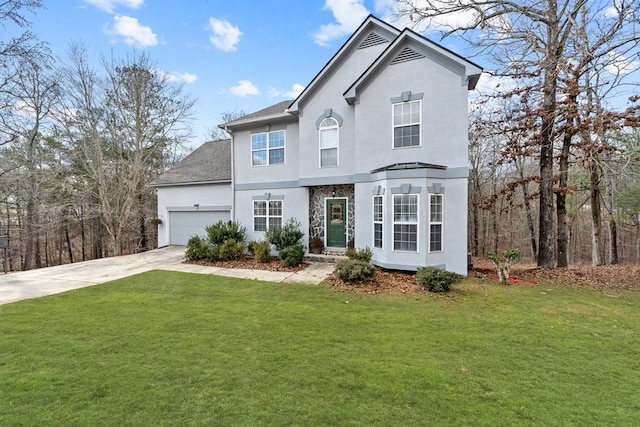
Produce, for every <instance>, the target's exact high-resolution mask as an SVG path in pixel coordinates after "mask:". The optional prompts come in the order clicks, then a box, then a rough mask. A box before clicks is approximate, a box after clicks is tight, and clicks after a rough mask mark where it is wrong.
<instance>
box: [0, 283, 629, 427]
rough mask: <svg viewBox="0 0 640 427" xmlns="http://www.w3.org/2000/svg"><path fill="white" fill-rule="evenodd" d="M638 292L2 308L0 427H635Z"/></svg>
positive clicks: (171, 292) (186, 296)
mask: <svg viewBox="0 0 640 427" xmlns="http://www.w3.org/2000/svg"><path fill="white" fill-rule="evenodd" d="M639 354H640V293H637V292H627V291H620V292H616V291H604V290H586V289H577V288H570V287H560V286H554V285H546V284H542V285H541V286H539V287H536V288H528V287H521V286H510V287H501V286H499V285H496V284H494V283H490V282H482V281H479V280H474V279H466V280H465V281H464V282H463V283H462V284H459V285H455V286H454V290H453V291H452V292H450V293H449V294H447V295H411V296H401V295H364V294H356V293H339V292H336V291H334V290H332V289H329V288H327V287H324V286H310V285H298V284H276V283H265V282H258V281H250V280H239V279H234V278H224V277H216V276H209V275H195V274H183V273H171V272H164V271H163V272H158V271H155V272H149V273H145V274H141V275H137V276H133V277H130V278H127V279H122V280H118V281H115V282H111V283H108V284H105V285H100V286H95V287H90V288H85V289H81V290H77V291H73V292H68V293H65V294H61V295H56V296H52V297H47V298H40V299H36V300H30V301H22V302H18V303H14V304H8V305H3V306H0V425H3V426H4V425H7V426H9V425H10V426H21V425H29V426H31V425H32V426H42V425H65V426H74V425H82V426H84V425H101V426H110V425H113V426H131V425H134V426H135V425H140V426H150V425H153V426H178V425H180V426H189V425H201V426H212V425H223V426H230V425H235V426H256V425H274V426H275V425H277V426H285V425H297V426H300V425H304V426H316V425H327V426H329V425H330V426H338V425H339V426H373V425H379V426H394V425H398V426H409V425H446V426H455V425H460V426H470V425H473V426H483V425H485V426H496V425H504V426H506V425H509V426H513V425H544V426H554V425H555V426H567V425H576V426H589V425H594V426H599V425H616V426H619V425H629V426H635V425H640V394H639V392H638V391H639V390H640V357H639Z"/></svg>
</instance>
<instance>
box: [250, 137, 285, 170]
mask: <svg viewBox="0 0 640 427" xmlns="http://www.w3.org/2000/svg"><path fill="white" fill-rule="evenodd" d="M280 163H284V130H278V131H274V132H264V133H254V134H253V135H251V165H252V166H267V165H275V164H280Z"/></svg>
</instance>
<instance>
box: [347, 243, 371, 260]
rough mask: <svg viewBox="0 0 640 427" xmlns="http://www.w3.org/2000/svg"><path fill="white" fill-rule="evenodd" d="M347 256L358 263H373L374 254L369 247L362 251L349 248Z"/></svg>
mask: <svg viewBox="0 0 640 427" xmlns="http://www.w3.org/2000/svg"><path fill="white" fill-rule="evenodd" d="M346 255H347V257H348V258H349V259H355V260H356V261H363V262H366V263H369V262H371V257H372V256H373V252H371V249H369V247H368V246H365V247H364V248H362V249H355V248H347V252H346Z"/></svg>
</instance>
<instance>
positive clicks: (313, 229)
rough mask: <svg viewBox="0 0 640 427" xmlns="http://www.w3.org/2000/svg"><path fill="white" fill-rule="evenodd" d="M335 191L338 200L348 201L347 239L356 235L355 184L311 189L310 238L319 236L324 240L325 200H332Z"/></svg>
mask: <svg viewBox="0 0 640 427" xmlns="http://www.w3.org/2000/svg"><path fill="white" fill-rule="evenodd" d="M333 191H335V192H336V195H335V198H336V199H344V198H346V199H347V239H348V240H351V239H353V237H354V235H355V223H356V222H355V197H354V193H355V191H354V185H353V184H341V185H324V186H319V187H310V188H309V215H310V218H309V238H311V237H313V236H318V237H320V238H321V239H323V240H324V227H325V220H324V217H325V212H326V206H325V203H324V202H325V199H327V198H329V199H330V198H331V197H332V196H331V193H332V192H333Z"/></svg>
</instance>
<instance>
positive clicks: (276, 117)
mask: <svg viewBox="0 0 640 427" xmlns="http://www.w3.org/2000/svg"><path fill="white" fill-rule="evenodd" d="M295 117H296V116H295V115H294V114H292V113H290V112H289V111H285V112H283V113H278V114H270V115H268V116H260V117H252V118H250V119H244V120H243V119H239V120H235V121H232V122H228V123H223V124H220V125H218V127H219V128H220V129H226V128H229V129H234V128H238V127H242V126H247V125H256V124H259V123H265V124H266V123H273V122H283V121H288V120H291V119H294V118H295Z"/></svg>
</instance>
